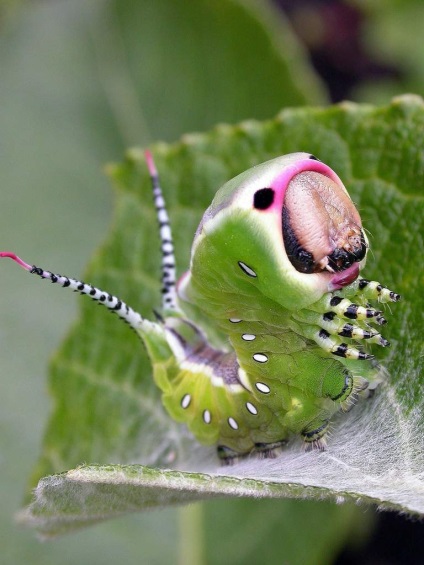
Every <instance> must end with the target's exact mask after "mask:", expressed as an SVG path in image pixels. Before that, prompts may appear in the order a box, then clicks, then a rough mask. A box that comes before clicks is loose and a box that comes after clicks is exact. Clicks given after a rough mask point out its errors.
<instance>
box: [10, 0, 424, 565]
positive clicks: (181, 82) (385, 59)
mask: <svg viewBox="0 0 424 565" xmlns="http://www.w3.org/2000/svg"><path fill="white" fill-rule="evenodd" d="M423 25H424V4H423V3H422V2H421V1H419V0H414V1H413V0H405V1H400V0H373V1H368V2H366V1H365V0H362V1H361V0H357V1H356V2H354V1H350V2H336V1H325V2H320V1H312V0H310V1H300V0H299V1H296V2H293V1H291V2H289V1H284V0H280V1H275V2H271V1H269V2H266V1H262V2H254V1H253V0H252V1H250V2H247V1H244V2H241V1H235V0H231V1H229V0H228V1H227V0H219V1H217V0H215V1H214V0H209V1H208V0H181V1H178V2H175V1H173V0H156V1H155V0H138V1H137V0H114V1H113V0H97V1H94V2H87V1H84V0H38V1H34V0H33V1H31V2H29V1H28V2H25V1H17V0H15V1H12V0H8V1H3V2H2V3H1V4H0V72H1V75H0V180H1V191H0V217H1V246H0V247H2V249H4V250H12V251H15V252H17V253H19V254H20V255H21V256H22V257H23V258H24V259H25V260H27V261H29V262H31V263H36V264H41V265H43V266H45V267H46V268H52V269H55V270H56V271H59V272H64V273H66V274H68V275H72V276H77V277H78V276H82V274H83V272H84V265H85V264H86V263H87V261H88V259H89V257H90V256H91V254H92V252H93V250H94V249H95V248H96V246H97V245H98V244H99V243H100V242H101V241H102V240H103V238H104V237H105V234H106V232H107V229H108V226H109V223H110V218H111V213H112V205H113V202H112V199H113V195H112V190H111V188H110V184H109V182H108V180H107V178H106V177H105V176H104V174H103V173H102V167H103V165H104V164H105V163H106V162H108V161H117V160H120V159H121V158H122V155H123V152H124V150H125V149H126V148H127V147H128V146H131V145H146V144H148V143H150V142H153V141H155V140H166V141H172V140H175V139H178V137H179V136H180V135H182V134H183V133H185V132H189V131H202V130H205V129H207V128H210V127H211V126H213V125H214V124H216V123H218V122H230V123H233V122H237V121H240V120H243V119H247V118H257V119H266V118H270V117H272V116H274V115H275V114H276V113H277V112H278V111H279V110H280V109H281V108H282V107H285V106H300V105H305V104H328V103H330V101H339V100H342V99H353V100H355V101H363V102H370V103H384V102H387V101H388V100H389V99H390V97H391V96H393V95H395V94H399V93H403V92H415V93H417V94H421V95H423V94H424V50H423V49H422V37H421V35H420V34H422V31H421V30H422V27H423ZM1 268H2V272H1V285H2V286H1V288H2V292H1V294H0V301H1V303H0V307H1V324H0V351H1V357H0V371H1V372H0V387H1V389H0V402H1V411H0V426H1V428H0V472H1V487H0V488H1V501H2V505H1V510H0V552H1V559H0V560H1V562H2V563H5V564H20V563H52V564H53V563H59V562H60V563H75V562H80V563H93V564H96V563H103V564H107V563H114V562H116V561H120V562H121V563H123V564H126V563H149V564H150V563H174V562H176V561H177V560H178V559H180V561H181V562H183V560H184V551H183V549H182V546H183V543H184V538H181V536H180V532H179V528H180V527H181V524H184V511H183V512H181V511H179V510H167V511H160V512H158V511H156V512H152V513H148V514H144V515H137V516H132V517H126V518H123V519H120V520H116V521H114V522H111V523H106V524H103V525H100V526H97V527H95V528H93V529H90V530H87V531H84V532H81V533H78V534H76V535H73V536H71V537H69V538H64V539H61V540H58V541H56V542H53V543H50V544H40V543H39V542H37V541H36V540H35V539H34V534H33V532H31V531H27V530H22V529H19V527H17V526H16V524H15V523H14V521H13V516H14V514H15V513H16V511H17V510H18V509H19V508H20V507H21V506H22V502H23V496H24V493H25V486H26V484H27V480H28V476H29V474H30V472H31V470H32V467H33V465H34V462H35V461H36V459H37V455H38V451H39V447H40V444H41V441H42V436H43V429H44V425H45V422H46V418H47V416H48V414H49V411H50V401H49V397H48V392H47V390H46V373H47V360H48V358H49V356H50V355H51V354H52V352H53V351H54V350H55V349H56V348H57V346H58V344H59V343H60V341H61V340H62V338H63V337H64V335H65V334H66V331H67V328H68V327H69V325H70V324H71V323H72V321H73V320H75V318H76V313H77V300H73V299H72V297H71V296H65V295H64V294H62V293H61V292H60V291H58V292H56V290H57V289H55V288H54V289H51V288H50V287H49V286H48V285H47V283H45V284H41V283H40V284H36V283H35V281H32V280H31V281H28V279H27V278H26V277H25V276H23V274H22V273H21V272H20V271H19V270H18V268H17V267H16V266H15V265H13V264H12V263H11V262H10V263H9V262H4V263H2V265H1ZM255 504H256V508H257V522H256V521H255V522H254V523H248V522H246V521H245V520H243V517H244V516H245V515H247V514H246V508H247V507H248V505H255ZM205 506H206V513H205V521H206V525H207V535H206V542H205V543H206V548H207V550H208V561H207V562H211V563H214V562H220V563H246V562H259V561H260V560H263V562H268V563H282V562H287V563H297V562H298V563H335V562H339V563H367V562H369V563H373V562H376V561H373V559H377V558H378V559H379V561H378V562H379V563H396V562H398V561H396V549H391V546H390V544H389V543H388V542H387V539H391V535H390V532H392V531H393V529H395V528H396V531H397V532H398V533H400V532H401V533H402V537H403V543H404V545H405V546H407V547H408V551H410V553H409V554H405V553H404V554H403V556H404V559H405V560H404V561H403V563H414V562H417V563H419V562H420V561H419V560H418V556H417V561H414V559H415V557H414V554H413V547H414V541H415V538H416V537H417V536H422V533H423V529H422V526H420V525H416V524H415V525H414V524H412V523H408V522H406V521H405V520H404V519H402V518H392V517H387V516H388V515H384V517H382V518H380V524H375V525H374V526H373V525H372V524H373V521H374V513H373V511H371V510H368V513H367V514H363V513H358V512H357V511H356V509H352V508H349V507H344V509H343V510H341V511H340V509H339V508H337V507H335V506H331V505H323V506H322V512H323V519H322V521H323V522H325V521H327V522H328V524H331V522H332V521H333V522H334V521H337V522H338V524H339V526H340V528H339V530H340V533H341V534H340V538H338V539H334V535H333V536H332V533H331V527H329V528H328V531H327V532H326V531H324V530H323V528H322V523H321V524H316V525H315V527H314V526H313V524H310V525H309V528H310V530H311V531H312V530H315V529H319V531H320V536H321V537H320V541H321V543H319V540H317V539H315V538H314V536H311V535H309V536H305V532H299V531H292V530H293V525H292V524H291V520H290V517H291V516H292V517H295V516H296V515H299V516H302V515H303V514H305V515H307V514H308V511H309V509H310V511H311V515H313V514H314V509H315V508H316V503H311V502H299V501H289V502H287V503H282V502H280V501H277V502H275V501H273V502H264V501H260V502H254V501H222V502H214V503H208V504H206V505H205ZM249 508H251V506H250V507H249ZM361 512H363V511H361ZM234 523H237V524H238V526H239V527H238V528H237V529H236V530H235V531H234V532H233V533H232V534H231V535H229V534H228V535H226V533H227V532H228V531H229V530H230V529H231V525H232V524H234ZM292 523H294V524H295V523H296V520H295V519H294V518H293V520H292ZM373 527H374V528H375V530H374V537H370V536H371V535H372V528H373ZM383 535H385V536H386V542H385V547H386V549H385V550H384V551H383V549H381V551H382V553H378V548H379V547H383V546H382V545H380V543H379V536H383ZM408 536H409V538H408ZM284 539H286V540H290V539H291V540H292V542H288V541H287V542H286V546H285V548H284V543H283V540H284ZM295 539H297V543H295V541H293V540H295ZM421 539H422V537H421ZM406 540H409V542H407V541H406ZM218 541H219V542H220V545H221V546H220V551H218V550H217V542H218ZM361 544H362V546H363V549H362V550H361V551H362V553H358V552H357V553H356V554H355V553H354V552H353V551H350V552H349V551H348V550H346V549H345V548H346V546H355V545H361ZM367 544H368V545H367ZM241 548H243V549H241ZM209 550H210V554H209ZM358 551H359V550H358ZM291 552H293V553H291ZM404 552H405V549H404ZM178 556H179V557H178ZM376 556H377V557H376ZM337 560H338V561H337ZM186 562H187V561H186ZM399 562H401V561H399Z"/></svg>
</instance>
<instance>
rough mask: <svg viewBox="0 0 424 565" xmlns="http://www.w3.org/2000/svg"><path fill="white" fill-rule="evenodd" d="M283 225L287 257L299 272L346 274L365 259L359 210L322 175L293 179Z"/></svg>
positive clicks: (286, 201)
mask: <svg viewBox="0 0 424 565" xmlns="http://www.w3.org/2000/svg"><path fill="white" fill-rule="evenodd" d="M282 223H283V238H284V245H285V248H286V252H287V255H288V257H289V259H290V261H291V262H292V264H293V265H294V267H295V268H296V269H297V270H298V271H300V272H303V273H316V272H320V271H322V270H328V271H330V272H338V271H343V270H345V269H347V268H348V267H350V266H351V265H352V264H353V263H355V262H357V261H361V260H362V259H363V257H364V256H365V253H366V244H365V239H364V235H363V232H362V224H361V218H360V217H359V214H358V211H357V210H356V208H355V206H354V205H353V203H352V201H351V200H350V198H349V196H348V195H347V193H346V192H345V191H344V190H343V188H342V187H341V186H339V185H338V184H337V183H336V182H335V181H333V180H331V179H329V178H328V177H326V176H324V175H322V174H321V173H316V172H313V171H305V172H302V173H299V174H298V175H296V176H295V177H293V179H292V180H291V181H290V183H289V185H288V187H287V190H286V194H285V198H284V205H283V210H282Z"/></svg>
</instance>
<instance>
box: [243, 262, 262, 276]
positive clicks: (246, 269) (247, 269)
mask: <svg viewBox="0 0 424 565" xmlns="http://www.w3.org/2000/svg"><path fill="white" fill-rule="evenodd" d="M238 264H239V266H240V268H241V270H242V271H244V272H245V273H246V275H248V276H249V277H257V276H258V275H257V274H256V273H255V271H254V270H253V269H252V268H251V267H249V266H248V265H246V263H243V261H239V262H238Z"/></svg>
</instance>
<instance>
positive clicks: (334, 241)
mask: <svg viewBox="0 0 424 565" xmlns="http://www.w3.org/2000/svg"><path fill="white" fill-rule="evenodd" d="M366 253H367V239H366V236H365V233H364V231H363V229H362V224H361V218H360V216H359V213H358V211H357V210H356V208H355V206H354V204H353V202H352V201H351V199H350V197H349V195H348V193H347V191H346V189H345V187H344V185H343V183H342V182H341V180H340V179H339V177H338V176H337V175H336V173H334V171H332V170H331V169H330V168H329V167H328V166H327V165H325V164H324V163H322V162H321V161H319V160H318V159H316V158H315V157H314V156H312V155H310V154H308V153H292V154H290V155H285V156H283V157H278V158H277V159H273V160H272V161H268V162H266V163H263V164H262V165H258V166H256V167H254V168H252V169H250V170H248V171H246V172H244V173H242V174H241V175H239V176H237V177H235V178H234V179H232V180H231V181H229V182H227V183H226V184H225V185H224V186H223V187H222V188H221V189H220V190H219V191H218V193H217V194H216V196H215V198H214V200H213V202H212V204H211V206H210V207H209V208H208V209H207V211H206V212H205V214H204V216H203V219H202V221H201V223H200V225H199V228H198V230H197V232H196V237H195V240H194V243H193V248H192V258H191V268H190V274H189V275H188V276H186V277H185V278H184V279H183V281H182V283H181V285H180V293H181V294H182V296H183V298H186V299H188V300H190V292H192V290H191V287H192V286H193V283H194V286H196V279H198V280H199V281H201V280H207V279H205V278H203V277H204V272H205V269H207V270H209V272H210V273H211V277H209V279H210V281H213V282H209V284H213V285H215V287H216V290H220V291H221V292H222V293H225V292H234V291H235V290H236V289H237V286H238V285H240V284H241V286H239V288H240V289H241V288H243V289H244V290H245V289H248V288H250V290H251V292H248V294H251V293H252V292H257V291H259V292H260V293H261V294H262V295H263V296H265V297H268V298H270V299H272V300H274V301H277V302H278V303H279V304H281V305H282V306H284V307H286V308H288V309H290V310H292V309H297V308H302V307H306V306H308V305H310V304H312V303H313V302H315V301H316V300H318V299H319V298H320V297H321V296H322V295H323V294H324V293H326V292H329V291H332V290H336V289H340V288H342V287H343V286H345V285H347V284H349V283H351V282H353V281H354V280H355V279H356V278H357V276H358V274H359V269H360V268H361V267H362V266H363V265H364V263H365V257H366ZM198 275H199V276H198ZM242 281H244V282H242ZM245 283H248V285H250V286H247V284H245ZM253 288H255V289H257V290H256V291H253ZM230 289H231V290H230Z"/></svg>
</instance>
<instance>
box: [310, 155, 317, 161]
mask: <svg viewBox="0 0 424 565" xmlns="http://www.w3.org/2000/svg"><path fill="white" fill-rule="evenodd" d="M309 159H312V160H313V161H319V159H318V157H315V155H309Z"/></svg>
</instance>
